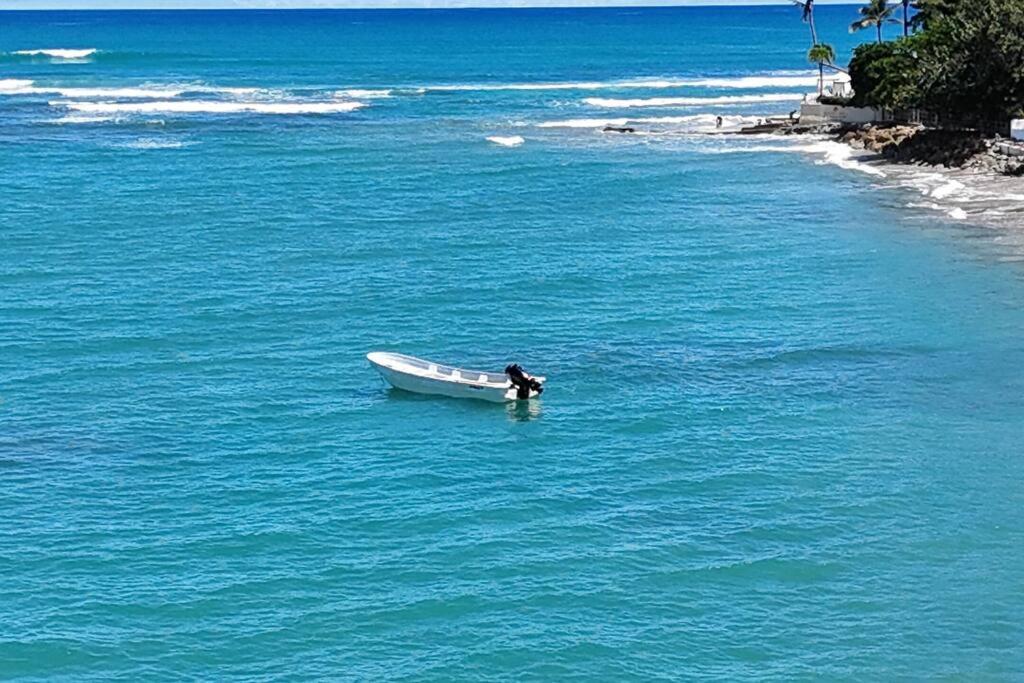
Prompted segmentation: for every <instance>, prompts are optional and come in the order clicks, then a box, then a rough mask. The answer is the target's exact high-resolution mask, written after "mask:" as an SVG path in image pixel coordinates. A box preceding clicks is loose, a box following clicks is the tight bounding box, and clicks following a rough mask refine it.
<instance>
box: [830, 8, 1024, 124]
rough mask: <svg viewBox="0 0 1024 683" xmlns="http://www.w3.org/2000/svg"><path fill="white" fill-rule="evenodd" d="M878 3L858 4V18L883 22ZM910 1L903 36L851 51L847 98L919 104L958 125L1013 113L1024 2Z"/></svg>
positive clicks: (1020, 71) (1020, 73) (894, 106)
mask: <svg viewBox="0 0 1024 683" xmlns="http://www.w3.org/2000/svg"><path fill="white" fill-rule="evenodd" d="M877 2H878V0H872V1H871V3H870V4H869V7H870V8H872V9H871V12H865V11H864V10H862V14H863V15H864V18H863V19H862V20H861V21H869V18H870V21H876V20H882V17H881V15H880V14H879V13H877V12H875V9H877V8H873V6H874V5H875V4H876V3H877ZM912 6H913V7H914V9H915V10H916V12H915V14H914V16H913V17H912V18H910V19H908V20H906V21H905V24H904V32H905V35H904V36H903V37H901V38H898V39H897V40H894V41H889V42H882V41H881V40H879V41H878V42H876V43H871V44H864V45H861V46H860V47H858V48H857V49H856V50H855V51H854V54H853V59H852V60H851V61H850V66H849V72H850V78H851V82H852V83H851V85H852V87H853V90H854V93H855V95H854V98H853V101H852V102H851V104H854V105H857V106H871V107H878V108H884V109H889V110H905V109H910V108H916V109H922V110H925V111H927V112H930V113H931V114H932V115H934V116H935V117H936V118H938V119H939V120H940V121H948V122H950V123H964V124H971V123H976V124H983V123H986V122H1002V121H1007V120H1008V119H1010V118H1012V117H1015V116H1020V115H1021V114H1022V108H1024V0H972V2H956V1H954V0H918V2H916V3H914V4H913V5H912ZM865 9H868V8H865ZM868 25H870V24H868ZM875 25H876V26H877V27H878V29H879V38H881V34H880V30H881V26H880V24H875Z"/></svg>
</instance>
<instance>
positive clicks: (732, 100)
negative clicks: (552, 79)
mask: <svg viewBox="0 0 1024 683" xmlns="http://www.w3.org/2000/svg"><path fill="white" fill-rule="evenodd" d="M801 99H803V95H802V94H794V93H763V94H760V95H723V96H722V97H651V98H647V99H614V98H605V97H587V98H585V99H584V100H583V103H584V104H586V105H589V106H591V107H602V108H605V109H628V108H632V107H697V106H714V105H728V104H752V103H756V102H791V101H800V100H801Z"/></svg>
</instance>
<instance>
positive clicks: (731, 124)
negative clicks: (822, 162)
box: [536, 114, 757, 133]
mask: <svg viewBox="0 0 1024 683" xmlns="http://www.w3.org/2000/svg"><path fill="white" fill-rule="evenodd" d="M721 118H722V127H721V129H719V128H718V117H717V116H715V115H714V114H690V115H689V116H655V117H636V118H607V119H564V120H560V121H542V122H540V123H538V124H536V126H537V127H538V128H604V127H605V126H617V127H622V126H628V125H652V126H659V127H666V126H667V127H670V128H673V129H675V130H679V131H682V132H707V133H710V132H713V131H716V130H722V131H729V130H733V131H735V130H738V129H739V128H741V127H742V126H747V125H752V124H754V123H755V122H756V121H757V117H754V116H723V117H721Z"/></svg>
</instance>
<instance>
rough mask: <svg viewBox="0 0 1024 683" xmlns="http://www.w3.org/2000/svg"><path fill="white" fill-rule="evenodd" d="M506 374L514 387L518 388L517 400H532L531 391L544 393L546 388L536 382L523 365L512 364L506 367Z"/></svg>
mask: <svg viewBox="0 0 1024 683" xmlns="http://www.w3.org/2000/svg"><path fill="white" fill-rule="evenodd" d="M505 374H506V375H508V378H509V380H511V382H512V386H514V387H515V388H516V398H518V399H526V398H530V391H531V390H532V391H536V392H537V394H541V393H543V392H544V387H543V386H542V385H541V383H540V382H538V381H537V380H535V379H534V378H533V376H532V375H529V374H527V373H526V371H525V370H523V366H521V365H518V364H516V363H512V364H511V365H508V366H506V367H505Z"/></svg>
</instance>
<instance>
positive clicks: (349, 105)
mask: <svg viewBox="0 0 1024 683" xmlns="http://www.w3.org/2000/svg"><path fill="white" fill-rule="evenodd" d="M50 106H53V107H65V108H67V109H71V110H72V111H79V112H85V113H90V114H336V113H342V112H350V111H355V110H356V109H359V108H361V107H365V106H366V105H365V103H363V102H221V101H216V100H164V101H159V102H75V101H71V100H58V101H54V102H50Z"/></svg>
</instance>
